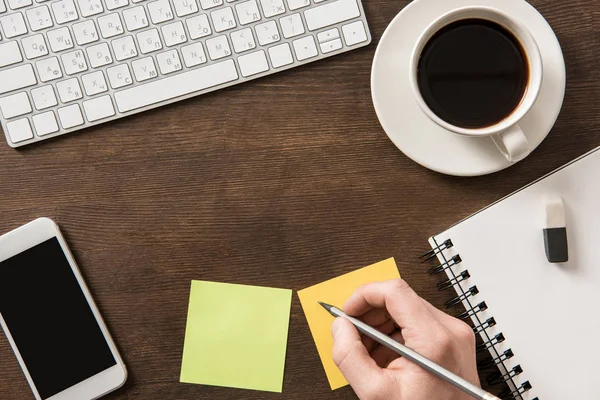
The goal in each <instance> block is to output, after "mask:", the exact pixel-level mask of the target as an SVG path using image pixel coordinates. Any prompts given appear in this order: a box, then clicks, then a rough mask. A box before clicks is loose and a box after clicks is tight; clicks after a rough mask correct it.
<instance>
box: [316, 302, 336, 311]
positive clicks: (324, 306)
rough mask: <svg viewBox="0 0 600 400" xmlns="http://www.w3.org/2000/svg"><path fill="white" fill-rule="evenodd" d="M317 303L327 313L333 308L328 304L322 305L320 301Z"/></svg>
mask: <svg viewBox="0 0 600 400" xmlns="http://www.w3.org/2000/svg"><path fill="white" fill-rule="evenodd" d="M317 303H319V304H320V305H321V306H322V307H323V308H324V309H326V310H327V311H329V312H331V308H332V307H333V306H330V305H329V304H326V303H323V302H322V301H318V302H317Z"/></svg>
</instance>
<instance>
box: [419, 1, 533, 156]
mask: <svg viewBox="0 0 600 400" xmlns="http://www.w3.org/2000/svg"><path fill="white" fill-rule="evenodd" d="M465 19H483V20H488V21H491V22H495V23H497V24H499V25H500V26H502V27H504V28H505V29H506V30H508V31H509V32H511V33H512V34H513V35H514V36H515V38H516V39H517V40H518V41H519V42H520V43H521V46H522V47H523V50H524V52H525V55H526V58H527V63H528V66H529V80H528V83H527V87H526V89H525V93H524V95H523V98H522V99H521V102H520V104H519V105H518V106H517V108H515V110H514V111H513V112H512V113H511V114H510V115H509V116H508V117H506V118H505V119H504V120H502V121H500V122H498V123H497V124H494V125H492V126H488V127H484V128H477V129H471V128H463V127H460V126H456V125H453V124H450V123H448V122H446V121H444V120H443V119H441V118H440V117H438V116H437V115H436V114H435V113H434V112H433V111H432V110H431V109H430V108H429V106H428V105H427V103H426V102H425V100H424V99H423V96H422V95H421V90H420V89H419V84H418V80H417V73H418V67H419V60H420V58H421V53H422V51H423V49H424V48H425V46H426V45H427V43H428V42H429V40H430V39H431V38H432V37H433V36H434V35H435V34H436V33H437V32H438V31H440V30H441V29H442V28H444V27H445V26H447V25H449V24H451V23H454V22H457V21H461V20H465ZM410 63H411V65H410V70H409V71H410V82H411V86H412V90H413V94H414V96H415V99H416V101H417V103H418V104H419V106H420V107H421V110H423V112H424V113H425V114H426V115H427V116H428V117H429V118H430V119H431V120H432V121H433V122H435V123H436V124H438V125H439V126H441V127H442V128H444V129H446V130H448V131H451V132H453V133H455V134H459V135H463V136H468V137H491V138H492V140H493V141H494V143H495V144H496V146H497V147H498V149H499V150H500V152H501V153H502V154H503V155H504V157H506V159H507V160H508V161H510V162H515V163H516V162H518V161H521V160H523V159H524V158H525V157H527V156H528V155H529V154H530V153H531V148H530V146H529V143H528V141H527V137H526V136H525V133H524V132H523V130H522V129H521V128H520V127H519V122H520V121H521V120H522V119H523V117H525V115H527V113H528V112H529V110H530V109H531V107H533V105H534V104H535V101H536V100H537V97H538V95H539V93H540V89H541V87H542V78H543V66H542V56H541V54H540V49H539V47H538V45H537V42H536V41H535V39H534V37H533V36H532V34H531V32H530V31H529V30H528V29H527V28H526V27H525V26H523V25H522V24H521V23H519V22H518V21H516V20H515V19H514V18H513V17H511V16H509V15H507V14H505V13H503V12H502V11H499V10H497V9H495V8H492V7H484V6H471V7H464V8H458V9H456V10H453V11H451V12H449V13H447V14H444V15H443V16H441V17H440V18H438V19H437V20H436V21H434V22H433V23H432V24H431V25H429V27H427V29H426V30H425V31H424V32H423V33H422V34H421V36H420V37H419V40H418V41H417V45H416V46H415V47H414V49H413V52H412V55H411V59H410Z"/></svg>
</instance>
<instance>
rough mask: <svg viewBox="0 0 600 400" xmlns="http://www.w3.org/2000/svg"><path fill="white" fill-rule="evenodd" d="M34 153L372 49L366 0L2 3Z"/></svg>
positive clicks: (8, 121) (7, 95)
mask: <svg viewBox="0 0 600 400" xmlns="http://www.w3.org/2000/svg"><path fill="white" fill-rule="evenodd" d="M0 32H1V34H0V113H1V116H2V118H1V122H2V129H3V130H4V134H5V136H6V139H7V141H8V144H9V145H10V146H12V147H18V146H23V145H26V144H30V143H34V142H38V141H41V140H45V139H48V138H52V137H54V136H58V135H62V134H65V133H69V132H73V131H76V130H79V129H83V128H86V127H89V126H92V125H97V124H100V123H103V122H106V121H109V120H114V119H117V118H121V117H125V116H127V115H130V114H134V113H137V112H141V111H145V110H148V109H151V108H154V107H158V106H161V105H164V104H167V103H172V102H174V101H178V100H182V99H185V98H189V97H192V96H196V95H200V94H203V93H207V92H210V91H213V90H217V89H220V88H223V87H226V86H231V85H235V84H238V83H241V82H245V81H248V80H250V79H255V78H259V77H262V76H265V75H269V74H272V73H275V72H279V71H282V70H285V69H289V68H293V67H296V66H298V65H302V64H306V63H309V62H312V61H315V60H319V59H322V58H324V57H329V56H332V55H335V54H339V53H343V52H346V51H349V50H353V49H355V48H358V47H362V46H365V45H367V44H369V43H370V42H371V34H370V32H369V28H368V26H367V22H366V19H365V15H364V11H363V7H362V4H361V2H360V0H58V1H52V0H35V2H34V1H33V0H0Z"/></svg>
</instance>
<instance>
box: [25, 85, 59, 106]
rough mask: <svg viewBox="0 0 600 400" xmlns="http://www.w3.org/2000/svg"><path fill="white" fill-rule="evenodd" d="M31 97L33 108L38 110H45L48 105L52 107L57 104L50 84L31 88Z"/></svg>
mask: <svg viewBox="0 0 600 400" xmlns="http://www.w3.org/2000/svg"><path fill="white" fill-rule="evenodd" d="M31 97H32V98H33V104H34V105H35V108H36V109H38V110H45V109H46V108H48V107H54V106H55V105H57V104H58V100H57V99H56V94H54V88H53V87H52V85H46V86H42V87H39V88H35V89H32V90H31Z"/></svg>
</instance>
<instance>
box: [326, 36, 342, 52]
mask: <svg viewBox="0 0 600 400" xmlns="http://www.w3.org/2000/svg"><path fill="white" fill-rule="evenodd" d="M342 47H343V46H342V40H341V39H334V40H330V41H329V42H326V43H321V52H322V53H324V54H327V53H331V52H332V51H336V50H340V49H341V48H342Z"/></svg>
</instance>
